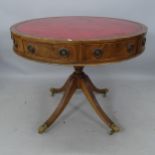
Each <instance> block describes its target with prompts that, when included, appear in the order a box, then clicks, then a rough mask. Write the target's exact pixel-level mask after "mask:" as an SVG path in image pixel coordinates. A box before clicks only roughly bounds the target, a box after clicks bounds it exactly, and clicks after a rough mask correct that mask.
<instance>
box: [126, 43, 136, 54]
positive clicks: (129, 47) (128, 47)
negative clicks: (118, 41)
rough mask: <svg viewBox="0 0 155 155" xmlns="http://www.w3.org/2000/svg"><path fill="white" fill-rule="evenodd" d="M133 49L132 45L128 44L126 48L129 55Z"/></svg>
mask: <svg viewBox="0 0 155 155" xmlns="http://www.w3.org/2000/svg"><path fill="white" fill-rule="evenodd" d="M134 48H135V46H134V44H128V46H127V50H128V52H129V53H131V52H132V51H133V50H134Z"/></svg>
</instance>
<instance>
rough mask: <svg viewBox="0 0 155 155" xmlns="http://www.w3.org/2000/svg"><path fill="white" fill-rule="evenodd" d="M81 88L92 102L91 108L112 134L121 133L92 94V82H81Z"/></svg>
mask: <svg viewBox="0 0 155 155" xmlns="http://www.w3.org/2000/svg"><path fill="white" fill-rule="evenodd" d="M80 87H81V89H82V90H83V93H84V94H85V96H86V97H87V99H88V101H89V102H90V104H91V106H92V107H93V109H94V110H95V112H96V113H97V114H98V115H99V117H100V118H101V120H102V121H103V122H105V123H106V124H107V125H108V126H109V127H110V128H111V132H110V134H113V133H115V132H119V130H120V129H119V127H117V126H116V125H115V124H114V123H113V122H112V120H111V119H110V118H109V117H108V116H107V115H106V114H105V112H104V111H103V110H102V108H101V106H100V105H99V104H98V101H97V100H96V97H95V96H94V94H93V92H92V87H91V84H90V82H88V80H87V78H85V79H81V80H80Z"/></svg>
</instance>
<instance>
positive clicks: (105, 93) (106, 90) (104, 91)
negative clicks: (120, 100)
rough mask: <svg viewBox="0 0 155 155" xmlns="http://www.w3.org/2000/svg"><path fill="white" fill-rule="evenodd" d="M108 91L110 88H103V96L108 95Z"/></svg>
mask: <svg viewBox="0 0 155 155" xmlns="http://www.w3.org/2000/svg"><path fill="white" fill-rule="evenodd" d="M108 92H109V89H107V88H105V89H104V90H103V97H106V96H107V93H108Z"/></svg>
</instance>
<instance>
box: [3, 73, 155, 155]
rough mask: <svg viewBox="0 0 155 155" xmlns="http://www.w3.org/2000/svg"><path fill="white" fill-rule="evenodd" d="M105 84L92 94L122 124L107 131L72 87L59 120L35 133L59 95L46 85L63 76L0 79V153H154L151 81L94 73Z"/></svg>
mask: <svg viewBox="0 0 155 155" xmlns="http://www.w3.org/2000/svg"><path fill="white" fill-rule="evenodd" d="M91 75H92V79H93V81H94V83H95V84H96V85H97V86H99V87H108V88H109V89H110V92H109V94H108V95H107V97H106V98H103V96H102V95H99V94H98V95H97V94H96V96H97V99H98V101H99V102H100V104H101V106H102V107H103V108H104V110H105V111H106V112H107V113H108V114H109V116H110V117H111V118H112V119H113V120H114V121H115V122H116V123H117V124H118V125H119V126H120V127H121V131H120V132H119V133H116V134H114V135H112V136H110V135H109V134H108V132H109V129H108V128H107V127H106V126H105V125H104V124H103V123H102V122H101V121H100V119H99V118H98V117H97V115H96V114H95V112H94V111H93V110H92V108H91V106H90V105H89V103H88V101H87V100H86V98H85V96H84V95H83V94H82V92H81V91H77V92H76V94H75V95H74V96H73V98H72V99H71V101H70V104H69V105H68V107H67V108H66V109H65V111H64V112H63V114H62V115H61V116H60V117H59V119H58V120H57V121H56V122H55V124H53V126H52V127H51V128H49V130H48V131H47V132H46V133H44V134H42V135H40V134H38V133H37V128H38V126H39V125H41V124H42V123H43V122H44V121H45V120H46V119H47V117H48V116H49V115H50V114H51V113H52V111H53V110H54V109H55V107H56V106H57V104H58V102H59V100H60V98H61V96H62V94H58V95H55V96H54V97H51V95H50V92H49V89H50V87H51V86H55V87H56V86H57V87H58V86H61V85H62V84H63V82H64V81H65V79H66V77H67V76H64V77H59V78H58V77H53V78H52V77H49V76H47V77H43V76H42V77H37V76H36V77H31V76H28V77H22V76H21V77H20V76H12V77H9V76H6V77H1V78H0V87H1V89H0V103H1V107H0V131H1V132H0V155H17V154H20V155H36V154H37V155H59V154H60V155H64V154H66V155H74V154H79V155H86V154H92V155H97V154H106V155H113V154H115V155H124V154H125V155H130V154H136V155H151V154H154V152H155V147H154V144H155V112H154V109H155V94H154V92H155V85H154V84H155V80H154V79H153V78H151V77H145V76H144V77H143V78H139V77H136V76H135V77H134V76H133V77H132V78H131V77H130V78H126V76H125V77H124V76H123V77H111V78H109V77H106V76H105V77H104V78H99V77H98V78H95V75H93V74H91Z"/></svg>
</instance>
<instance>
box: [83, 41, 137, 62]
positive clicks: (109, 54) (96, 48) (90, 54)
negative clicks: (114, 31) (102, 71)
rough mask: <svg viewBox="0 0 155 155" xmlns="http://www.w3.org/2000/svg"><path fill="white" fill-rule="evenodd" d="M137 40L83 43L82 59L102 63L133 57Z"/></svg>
mask: <svg viewBox="0 0 155 155" xmlns="http://www.w3.org/2000/svg"><path fill="white" fill-rule="evenodd" d="M137 43H138V40H137V39H133V40H127V41H118V42H114V43H103V44H101V43H100V44H90V45H84V46H83V50H84V51H85V53H84V52H83V53H84V55H83V60H84V61H86V62H87V63H102V62H103V63H104V62H112V61H119V60H123V59H128V58H130V57H133V56H134V55H136V54H137V53H136V52H137V45H138V44H137Z"/></svg>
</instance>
